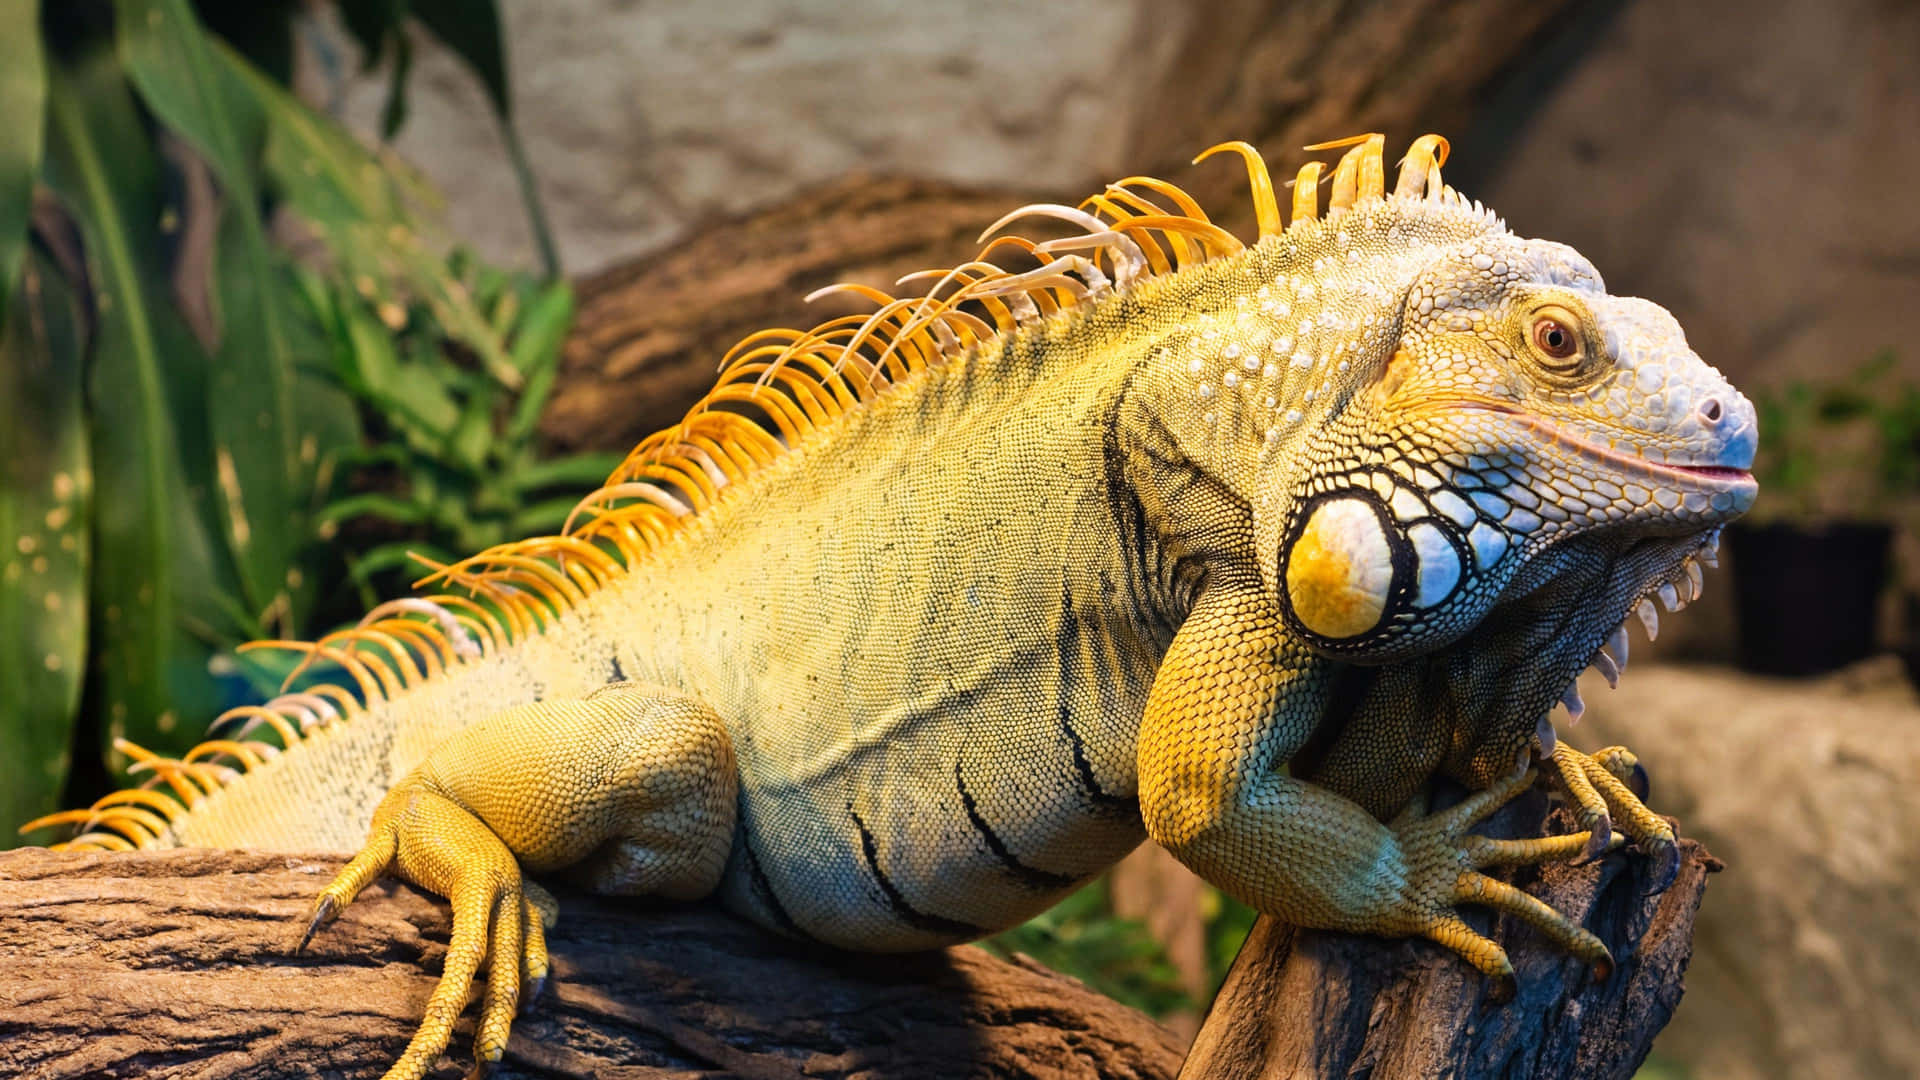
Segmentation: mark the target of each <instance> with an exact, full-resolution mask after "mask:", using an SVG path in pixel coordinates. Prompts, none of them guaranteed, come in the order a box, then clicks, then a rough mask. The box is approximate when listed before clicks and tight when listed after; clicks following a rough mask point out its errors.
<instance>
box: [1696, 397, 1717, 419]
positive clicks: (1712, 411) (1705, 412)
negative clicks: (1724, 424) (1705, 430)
mask: <svg viewBox="0 0 1920 1080" xmlns="http://www.w3.org/2000/svg"><path fill="white" fill-rule="evenodd" d="M1696 411H1698V412H1699V413H1700V419H1702V420H1705V421H1706V422H1707V423H1709V424H1717V423H1719V422H1720V399H1719V398H1708V399H1707V400H1705V401H1703V402H1701V403H1700V408H1699V409H1698V410H1696Z"/></svg>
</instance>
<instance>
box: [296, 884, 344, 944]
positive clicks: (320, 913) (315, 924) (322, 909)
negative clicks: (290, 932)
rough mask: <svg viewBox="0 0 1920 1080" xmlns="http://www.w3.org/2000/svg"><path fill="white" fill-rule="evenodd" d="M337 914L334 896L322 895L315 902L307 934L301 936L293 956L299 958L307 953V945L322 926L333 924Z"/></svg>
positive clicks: (309, 918) (308, 922)
mask: <svg viewBox="0 0 1920 1080" xmlns="http://www.w3.org/2000/svg"><path fill="white" fill-rule="evenodd" d="M337 913H338V907H337V905H336V904H335V903H334V899H333V895H332V894H331V893H323V894H321V896H320V898H319V899H318V900H315V901H314V902H313V914H312V915H311V916H309V917H308V919H307V929H306V932H304V933H302V934H301V935H300V941H299V943H298V944H296V945H294V947H293V954H294V955H295V956H298V955H300V954H301V953H303V952H305V951H306V950H307V943H308V942H310V941H312V940H313V935H315V934H317V933H319V932H320V928H321V927H322V926H325V925H326V924H328V923H330V922H332V921H333V917H334V915H336V914H337Z"/></svg>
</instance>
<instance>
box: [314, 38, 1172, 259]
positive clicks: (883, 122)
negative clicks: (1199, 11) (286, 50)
mask: <svg viewBox="0 0 1920 1080" xmlns="http://www.w3.org/2000/svg"><path fill="white" fill-rule="evenodd" d="M500 6H501V9H502V17H503V19H504V20H505V22H506V27H505V30H506V36H507V41H508V46H509V49H510V55H509V57H508V63H509V65H510V68H511V72H512V80H513V94H514V105H515V109H516V110H517V112H518V116H519V123H520V128H521V132H522V137H523V139H524V140H525V142H526V146H527V152H528V156H529V157H530V158H531V160H532V162H533V167H534V170H535V172H536V174H537V175H538V177H539V181H540V188H541V193H542V195H543V196H544V197H545V199H546V203H547V207H548V210H549V212H550V213H551V214H552V217H553V225H554V228H555V232H556V236H555V239H556V241H557V243H558V244H559V247H560V250H561V253H562V260H563V262H564V263H565V265H566V268H567V269H568V270H569V271H570V272H573V273H587V272H591V271H594V270H598V269H600V268H602V267H605V266H606V265H608V264H609V263H612V262H615V261H617V260H620V259H623V258H630V257H633V256H636V255H640V254H642V253H644V252H646V251H647V250H649V249H651V248H655V247H658V246H659V245H661V244H663V243H665V242H667V241H669V240H672V239H674V238H676V237H678V236H679V235H681V234H682V233H683V232H684V231H685V230H686V228H687V227H688V226H689V225H690V224H691V223H693V222H696V221H699V220H702V219H705V218H709V217H713V216H715V215H721V214H738V213H742V212H745V211H747V210H751V209H754V208H756V207H759V206H763V205H766V204H767V203H769V202H772V201H775V200H778V199H781V198H784V197H786V196H788V195H791V194H793V193H794V192H796V191H799V190H801V189H803V188H806V187H811V186H814V185H817V184H820V183H822V182H824V181H827V180H831V179H834V178H836V177H839V176H841V175H842V174H844V173H847V172H849V171H852V170H856V169H859V170H865V171H869V172H877V173H887V174H891V173H898V174H901V175H906V176H916V177H923V178H931V179H941V180H947V181H952V182H957V183H981V184H995V185H1008V184H1017V185H1018V186H1023V187H1031V188H1036V189H1048V188H1064V187H1068V186H1071V185H1073V184H1075V183H1077V182H1079V181H1080V180H1081V179H1082V177H1083V176H1085V175H1086V174H1087V173H1088V172H1089V170H1091V171H1092V172H1093V173H1095V174H1100V175H1104V174H1108V173H1111V174H1113V175H1119V174H1120V173H1119V170H1122V169H1125V168H1126V167H1127V164H1128V163H1127V161H1126V160H1125V157H1124V154H1123V150H1124V148H1125V146H1126V143H1127V139H1126V135H1127V133H1128V130H1129V125H1130V123H1131V122H1132V120H1133V118H1134V116H1135V115H1136V113H1137V112H1138V111H1139V110H1140V108H1141V106H1142V103H1143V102H1144V100H1145V99H1146V98H1147V97H1148V96H1149V95H1150V94H1152V93H1153V92H1154V90H1155V88H1157V87H1158V86H1159V85H1160V84H1161V82H1162V81H1163V79H1164V77H1165V73H1166V68H1167V65H1168V64H1169V62H1170V61H1171V59H1172V55H1171V46H1172V44H1173V43H1174V42H1176V41H1178V40H1179V37H1180V35H1179V34H1178V33H1177V31H1178V29H1179V27H1180V26H1182V25H1183V24H1184V22H1185V20H1186V19H1187V18H1189V17H1191V16H1190V15H1189V14H1187V11H1188V9H1186V8H1184V7H1181V6H1179V5H1171V4H1151V3H1149V2H1148V0H1058V2H1055V3H1049V4H1048V5H1047V6H1046V8H1045V10H1044V12H1041V11H1038V10H1036V9H1035V8H1033V7H1032V6H1030V5H1027V4H1022V3H1019V2H1018V0H977V2H973V3H967V4H911V5H910V4H901V3H899V2H897V0H833V2H801V0H728V2H727V3H689V2H684V0H682V2H670V3H633V2H631V0H505V2H503V3H502V4H501V5H500ZM318 34H319V36H320V37H321V38H322V39H324V40H325V41H327V42H328V43H329V47H330V48H331V49H333V50H334V51H335V52H336V53H338V54H339V55H341V56H349V55H351V53H352V51H353V50H352V47H351V45H350V44H349V43H348V39H346V38H345V36H344V35H343V34H342V33H341V32H340V31H339V30H338V29H337V27H332V26H330V25H329V24H325V23H323V24H321V26H320V27H319V28H318ZM309 66H310V67H311V65H309ZM384 75H385V73H384V72H383V71H377V72H373V73H370V74H367V75H361V76H357V77H354V78H351V79H348V80H346V81H345V82H344V83H342V84H339V85H338V86H336V87H334V88H331V89H322V91H321V93H322V97H323V98H326V97H333V98H335V99H336V100H337V101H338V103H339V108H340V110H341V111H342V113H343V115H344V116H345V117H346V118H347V119H348V121H349V122H350V123H351V124H352V125H353V126H354V127H356V128H357V129H359V130H360V131H362V132H364V133H368V134H371V133H373V132H375V131H376V130H377V128H378V117H379V114H380V108H381V105H382V103H383V102H384V101H385V98H386V82H385V78H384ZM321 81H323V82H324V79H323V80H321ZM409 100H410V106H411V116H410V119H409V120H408V122H407V124H406V126H405V128H404V129H403V130H402V131H401V133H400V136H399V138H398V139H397V141H396V145H397V146H398V148H399V150H400V152H401V153H402V154H403V155H405V156H406V157H407V158H408V159H409V160H411V161H413V162H416V163H418V164H419V165H420V166H421V167H422V168H423V169H425V171H426V172H427V174H428V175H429V176H431V177H432V178H433V179H434V180H435V181H436V182H437V183H438V184H439V185H440V186H441V187H442V188H443V189H444V190H445V191H446V192H447V194H448V198H449V205H450V224H451V226H452V229H453V232H454V234H455V235H457V236H460V237H462V238H463V239H466V240H468V241H469V242H471V243H472V244H474V246H475V247H477V248H478V249H479V250H480V251H482V252H484V253H486V254H488V255H490V256H492V257H494V258H500V259H509V260H513V261H518V262H521V263H527V264H530V263H531V261H532V253H533V245H532V240H531V238H530V236H529V234H528V232H527V229H526V221H525V217H524V215H523V214H522V212H521V209H520V202H519V196H518V194H517V189H516V188H515V186H514V178H513V173H512V170H511V169H510V168H509V167H508V165H507V159H506V156H505V151H504V150H503V148H502V145H501V143H500V137H499V133H498V131H497V130H496V128H495V126H494V124H493V122H492V119H491V117H490V116H489V114H488V111H487V107H486V101H485V98H484V97H483V96H482V94H481V91H480V89H479V87H478V85H477V84H476V83H475V82H474V81H473V79H472V78H471V76H470V75H469V74H468V73H467V72H466V71H465V70H464V69H463V68H462V67H461V66H460V64H459V62H458V61H457V60H456V59H455V58H453V57H452V56H451V55H450V54H449V53H447V52H446V51H445V50H443V49H440V48H438V47H436V46H434V45H433V44H432V43H431V42H425V41H422V42H419V43H418V47H417V51H416V58H415V64H414V71H413V83H412V94H411V95H410V99H409ZM982 224H984V222H983V223H982Z"/></svg>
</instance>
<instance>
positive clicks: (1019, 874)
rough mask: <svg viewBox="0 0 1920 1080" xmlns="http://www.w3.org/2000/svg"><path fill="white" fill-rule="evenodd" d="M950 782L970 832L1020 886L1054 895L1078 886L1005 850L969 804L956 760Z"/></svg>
mask: <svg viewBox="0 0 1920 1080" xmlns="http://www.w3.org/2000/svg"><path fill="white" fill-rule="evenodd" d="M953 783H954V786H955V787H957V788H959V789H960V805H961V806H962V807H964V808H965V809H966V811H967V820H968V821H971V822H972V823H973V831H975V832H977V833H979V834H980V839H981V840H983V841H985V842H986V845H987V850H988V851H991V852H993V856H994V858H996V859H999V860H1000V865H1001V866H1004V867H1006V868H1007V871H1008V872H1009V873H1011V874H1012V875H1013V876H1014V877H1015V878H1017V879H1018V880H1019V882H1020V884H1022V885H1025V886H1027V887H1028V888H1030V889H1035V890H1037V891H1040V892H1055V891H1058V890H1060V889H1065V888H1069V887H1071V886H1073V885H1076V884H1078V883H1079V881H1080V879H1079V878H1076V877H1068V876H1067V875H1065V874H1056V873H1053V872H1052V871H1049V870H1042V869H1040V868H1039V867H1035V866H1028V865H1027V864H1026V863H1024V862H1021V861H1020V857H1019V856H1017V855H1015V854H1014V853H1013V852H1012V851H1011V850H1009V849H1008V847H1007V843H1006V841H1004V840H1002V839H1000V835H999V834H998V833H996V832H994V831H993V827H992V826H990V825H988V824H987V819H986V818H984V817H981V816H980V807H979V805H978V804H976V803H975V802H974V801H973V796H972V795H971V794H969V793H968V792H967V781H966V780H965V778H963V777H962V776H961V775H960V763H959V762H958V761H956V762H954V763H953Z"/></svg>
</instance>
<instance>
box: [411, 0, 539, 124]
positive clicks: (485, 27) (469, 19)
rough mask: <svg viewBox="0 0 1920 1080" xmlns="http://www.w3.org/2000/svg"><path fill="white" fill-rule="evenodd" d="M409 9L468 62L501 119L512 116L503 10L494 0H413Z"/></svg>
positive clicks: (422, 23) (423, 24) (434, 34)
mask: <svg viewBox="0 0 1920 1080" xmlns="http://www.w3.org/2000/svg"><path fill="white" fill-rule="evenodd" d="M406 10H407V12H408V13H409V14H411V15H412V16H413V17H414V18H416V19H418V20H420V24H421V25H422V26H425V27H426V28H427V29H428V30H429V31H431V32H432V33H433V36H434V37H437V38H439V39H440V41H441V43H442V44H444V45H446V47H447V48H449V49H452V50H453V51H454V54H455V55H457V56H459V57H460V59H462V60H465V61H466V62H467V66H468V67H471V68H472V69H473V73H474V75H475V76H477V77H478V78H479V80H480V85H481V86H483V87H485V88H486V91H487V99H488V100H490V101H492V102H493V111H494V112H496V113H499V114H500V119H501V120H503V121H504V120H508V119H510V118H512V116H513V98H512V94H511V93H510V92H509V91H508V88H507V51H506V46H505V44H504V43H503V42H502V41H501V40H500V9H499V8H498V7H497V6H496V5H495V4H494V0H410V2H409V3H408V4H407V5H406Z"/></svg>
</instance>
